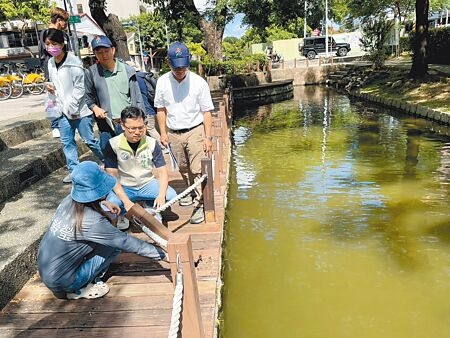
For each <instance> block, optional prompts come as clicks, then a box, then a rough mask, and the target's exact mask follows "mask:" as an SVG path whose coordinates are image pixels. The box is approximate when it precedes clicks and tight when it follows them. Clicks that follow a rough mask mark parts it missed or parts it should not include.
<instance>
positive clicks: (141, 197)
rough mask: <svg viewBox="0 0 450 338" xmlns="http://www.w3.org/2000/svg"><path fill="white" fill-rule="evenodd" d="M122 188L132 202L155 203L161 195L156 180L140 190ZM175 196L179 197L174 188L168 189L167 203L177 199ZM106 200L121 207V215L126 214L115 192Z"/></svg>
mask: <svg viewBox="0 0 450 338" xmlns="http://www.w3.org/2000/svg"><path fill="white" fill-rule="evenodd" d="M122 188H123V190H124V191H125V194H127V196H128V198H129V199H130V201H132V202H136V201H154V200H155V198H156V197H158V194H159V181H158V180H157V179H156V178H154V179H152V180H151V181H150V182H148V183H147V184H145V185H143V186H142V187H140V188H132V187H126V186H122ZM175 196H177V192H176V191H175V190H174V189H173V188H172V187H167V192H166V201H170V200H171V199H173V198H175ZM106 200H107V201H109V202H112V203H115V204H117V205H118V206H120V209H121V210H122V212H121V214H124V213H125V212H126V210H125V208H124V207H123V203H122V201H121V200H120V199H119V198H118V197H117V195H116V194H115V193H114V192H113V191H111V192H110V193H109V195H108V197H107V198H106Z"/></svg>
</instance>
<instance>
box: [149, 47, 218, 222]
mask: <svg viewBox="0 0 450 338" xmlns="http://www.w3.org/2000/svg"><path fill="white" fill-rule="evenodd" d="M190 62H191V55H190V53H189V49H188V48H187V47H186V45H185V44H183V43H181V42H174V43H173V44H171V45H170V46H169V50H168V63H169V66H170V69H171V72H169V73H166V74H164V75H162V76H161V77H160V78H159V79H158V82H157V85H156V93H155V107H156V108H157V119H158V124H159V128H160V134H161V143H162V144H163V145H164V146H167V145H168V144H169V143H170V147H171V149H172V151H173V153H174V155H175V158H176V160H177V162H178V166H179V168H180V173H181V176H182V177H183V180H184V182H185V183H186V184H187V185H188V186H190V185H192V184H193V183H194V182H195V181H196V180H198V179H199V178H200V177H201V160H202V158H204V157H205V156H207V155H208V154H210V153H211V150H212V134H211V132H212V116H211V111H212V110H213V109H214V105H213V103H212V99H211V93H210V91H209V87H208V84H207V83H206V81H205V80H204V79H203V78H202V77H200V76H199V75H197V74H195V73H193V72H191V71H189V65H190ZM195 194H196V196H195V198H194V200H193V199H192V196H190V195H188V196H186V197H185V198H183V199H182V200H180V205H182V206H185V205H191V204H193V203H194V204H195V208H194V212H193V214H192V216H191V219H190V222H191V223H193V224H197V223H201V222H203V221H204V220H205V216H204V209H203V199H202V190H201V186H199V187H197V188H196V190H195Z"/></svg>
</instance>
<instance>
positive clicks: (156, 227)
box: [125, 203, 172, 240]
mask: <svg viewBox="0 0 450 338" xmlns="http://www.w3.org/2000/svg"><path fill="white" fill-rule="evenodd" d="M125 217H126V218H128V219H129V220H130V221H132V220H133V218H136V220H137V221H139V222H141V223H142V224H144V225H145V226H146V227H147V228H149V229H150V230H151V231H153V232H154V233H156V234H157V235H159V236H161V237H162V238H164V239H165V240H167V239H168V238H169V236H170V235H171V234H172V231H170V230H169V229H167V228H166V227H165V226H164V225H162V224H161V222H160V221H158V220H157V219H156V218H155V217H154V216H153V215H151V214H150V213H148V212H147V211H146V210H145V209H144V208H143V207H142V206H141V205H139V204H137V203H135V204H133V206H132V207H131V209H130V210H128V212H127V213H126V214H125Z"/></svg>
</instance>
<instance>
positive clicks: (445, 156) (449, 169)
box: [438, 143, 450, 185]
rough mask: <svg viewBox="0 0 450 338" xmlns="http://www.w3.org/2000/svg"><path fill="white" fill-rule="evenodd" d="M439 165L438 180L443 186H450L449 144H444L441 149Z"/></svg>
mask: <svg viewBox="0 0 450 338" xmlns="http://www.w3.org/2000/svg"><path fill="white" fill-rule="evenodd" d="M440 152H441V162H440V163H441V165H440V167H439V168H438V171H439V173H440V175H439V178H440V179H441V182H442V183H443V184H447V185H448V184H450V143H445V144H444V145H443V146H442V148H441V151H440Z"/></svg>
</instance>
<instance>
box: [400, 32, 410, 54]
mask: <svg viewBox="0 0 450 338" xmlns="http://www.w3.org/2000/svg"><path fill="white" fill-rule="evenodd" d="M411 39H412V36H409V35H407V36H402V37H400V53H404V52H412V41H411Z"/></svg>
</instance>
